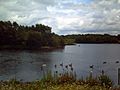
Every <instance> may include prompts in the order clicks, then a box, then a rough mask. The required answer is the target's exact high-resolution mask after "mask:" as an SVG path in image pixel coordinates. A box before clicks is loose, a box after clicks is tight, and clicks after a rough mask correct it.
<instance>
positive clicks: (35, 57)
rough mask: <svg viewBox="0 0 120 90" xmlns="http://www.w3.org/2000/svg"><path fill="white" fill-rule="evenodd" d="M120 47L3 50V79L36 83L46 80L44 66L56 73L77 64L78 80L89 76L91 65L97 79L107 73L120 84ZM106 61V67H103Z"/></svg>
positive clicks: (0, 71) (0, 69) (0, 53)
mask: <svg viewBox="0 0 120 90" xmlns="http://www.w3.org/2000/svg"><path fill="white" fill-rule="evenodd" d="M116 61H119V62H120V45H119V44H77V45H67V46H65V48H64V49H57V50H53V51H8V50H6V51H0V80H8V79H12V78H17V79H18V80H23V81H33V80H37V79H40V78H41V77H42V75H43V74H42V71H41V66H42V64H46V65H47V66H46V68H47V70H52V71H54V65H55V64H56V65H57V66H58V68H60V65H59V64H60V63H63V64H64V65H67V64H70V63H72V64H73V67H74V70H75V71H76V72H77V77H78V78H80V77H82V76H84V77H85V76H88V75H89V72H90V68H89V66H90V65H94V69H93V74H94V76H96V75H98V74H100V73H101V70H104V71H105V73H106V74H108V75H109V76H110V78H111V79H112V80H113V81H114V83H117V80H118V68H120V63H116ZM103 62H106V64H103Z"/></svg>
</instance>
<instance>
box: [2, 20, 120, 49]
mask: <svg viewBox="0 0 120 90" xmlns="http://www.w3.org/2000/svg"><path fill="white" fill-rule="evenodd" d="M51 30H52V28H51V27H49V26H46V25H43V24H36V25H31V26H24V25H19V24H18V23H17V22H10V21H0V49H4V48H5V49H7V48H8V49H9V48H11V49H14V48H16V49H38V48H43V47H49V48H50V47H63V46H64V45H65V44H73V43H120V35H119V34H118V35H109V34H78V35H61V36H59V35H57V34H55V33H52V31H51Z"/></svg>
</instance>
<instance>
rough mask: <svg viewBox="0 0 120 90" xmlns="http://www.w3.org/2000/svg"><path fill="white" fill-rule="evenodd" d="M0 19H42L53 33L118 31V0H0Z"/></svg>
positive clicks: (25, 22)
mask: <svg viewBox="0 0 120 90" xmlns="http://www.w3.org/2000/svg"><path fill="white" fill-rule="evenodd" d="M0 20H10V21H16V22H18V23H19V24H21V25H34V24H36V23H42V24H45V25H49V26H51V27H52V31H53V32H55V33H57V34H79V33H80V34H81V33H108V34H119V33H120V0H0Z"/></svg>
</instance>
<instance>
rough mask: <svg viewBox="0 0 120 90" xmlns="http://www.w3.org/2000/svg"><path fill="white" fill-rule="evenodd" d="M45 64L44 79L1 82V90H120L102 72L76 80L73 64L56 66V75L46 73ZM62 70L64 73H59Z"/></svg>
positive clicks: (42, 68)
mask: <svg viewBox="0 0 120 90" xmlns="http://www.w3.org/2000/svg"><path fill="white" fill-rule="evenodd" d="M45 66H46V65H45V64H43V66H42V67H41V70H42V71H43V74H44V75H43V76H44V77H43V78H42V79H41V80H38V81H33V82H22V81H17V80H16V79H12V80H9V81H0V90H120V88H113V83H112V81H111V79H110V78H109V77H108V76H107V75H106V74H105V73H104V72H102V73H101V74H100V75H99V76H97V77H93V76H92V73H91V72H90V74H89V75H88V77H86V78H85V79H83V78H81V79H76V72H75V71H74V68H73V66H72V64H69V65H63V64H60V65H59V66H60V67H58V66H57V65H55V66H54V67H55V71H54V74H53V73H52V72H50V71H45V69H44V68H45ZM57 68H61V69H62V70H63V72H59V71H58V70H57Z"/></svg>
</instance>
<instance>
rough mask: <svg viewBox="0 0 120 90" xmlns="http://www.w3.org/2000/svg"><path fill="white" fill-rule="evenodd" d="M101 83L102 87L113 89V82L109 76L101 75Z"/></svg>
mask: <svg viewBox="0 0 120 90" xmlns="http://www.w3.org/2000/svg"><path fill="white" fill-rule="evenodd" d="M99 81H100V84H101V85H102V86H105V87H111V86H112V81H111V79H110V78H109V77H108V76H107V75H100V76H99Z"/></svg>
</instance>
